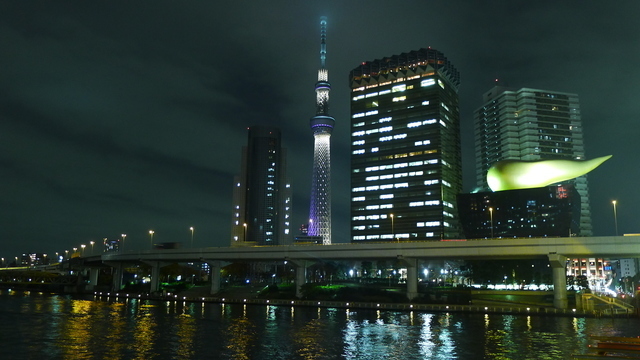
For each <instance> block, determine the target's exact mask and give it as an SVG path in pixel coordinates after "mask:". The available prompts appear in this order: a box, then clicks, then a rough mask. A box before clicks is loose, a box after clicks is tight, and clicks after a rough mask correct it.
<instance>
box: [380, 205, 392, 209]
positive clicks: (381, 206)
mask: <svg viewBox="0 0 640 360" xmlns="http://www.w3.org/2000/svg"><path fill="white" fill-rule="evenodd" d="M380 209H393V204H382V205H380Z"/></svg>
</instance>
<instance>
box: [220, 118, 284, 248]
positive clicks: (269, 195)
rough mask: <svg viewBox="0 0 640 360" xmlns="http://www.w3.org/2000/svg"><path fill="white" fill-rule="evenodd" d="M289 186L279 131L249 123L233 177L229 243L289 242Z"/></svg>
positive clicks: (243, 244)
mask: <svg viewBox="0 0 640 360" xmlns="http://www.w3.org/2000/svg"><path fill="white" fill-rule="evenodd" d="M290 216H291V186H290V184H289V182H288V181H287V178H286V149H284V148H282V147H281V136H280V130H279V129H277V128H273V127H262V126H252V127H250V128H249V140H248V144H247V146H246V147H243V149H242V169H241V174H240V175H239V176H236V177H234V191H233V213H232V227H231V246H245V245H288V244H290V243H291V226H290V221H291V219H290Z"/></svg>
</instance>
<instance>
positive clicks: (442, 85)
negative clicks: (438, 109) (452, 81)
mask: <svg viewBox="0 0 640 360" xmlns="http://www.w3.org/2000/svg"><path fill="white" fill-rule="evenodd" d="M438 85H440V87H441V88H443V89H444V83H443V82H442V81H441V80H440V79H438Z"/></svg>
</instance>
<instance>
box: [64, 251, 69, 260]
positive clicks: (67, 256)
mask: <svg viewBox="0 0 640 360" xmlns="http://www.w3.org/2000/svg"><path fill="white" fill-rule="evenodd" d="M64 258H65V259H66V260H69V250H65V251H64Z"/></svg>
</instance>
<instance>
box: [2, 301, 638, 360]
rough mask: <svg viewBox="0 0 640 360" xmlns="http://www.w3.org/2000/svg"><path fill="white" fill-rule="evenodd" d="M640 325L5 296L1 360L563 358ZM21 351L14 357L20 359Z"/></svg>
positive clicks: (620, 321)
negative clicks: (592, 338)
mask: <svg viewBox="0 0 640 360" xmlns="http://www.w3.org/2000/svg"><path fill="white" fill-rule="evenodd" d="M638 329H640V326H639V324H638V319H585V318H570V317H566V318H553V317H539V316H515V315H499V314H463V313H423V312H419V311H411V312H392V311H382V310H361V309H348V310H346V309H334V308H330V309H327V308H318V307H313V308H311V307H310V308H305V307H295V308H294V307H292V306H273V305H271V306H256V305H246V304H211V303H201V302H198V303H189V302H185V301H181V300H179V301H169V302H151V301H141V300H136V299H133V300H115V299H112V298H109V299H97V300H96V301H88V300H85V299H73V298H70V297H64V296H43V295H41V294H36V293H32V294H30V295H25V294H24V293H16V292H13V293H11V294H9V293H7V292H4V293H2V292H0V345H4V348H9V347H10V348H11V349H12V351H11V352H10V353H9V354H5V353H3V354H2V359H3V360H4V359H12V358H34V359H38V358H42V359H45V358H61V359H113V360H119V359H122V360H124V359H191V358H215V359H223V360H227V359H256V360H266V359H269V360H271V359H295V360H320V359H336V358H342V359H351V360H359V359H367V360H377V359H402V360H413V359H416V360H417V359H474V358H484V359H514V360H517V359H563V358H568V357H570V355H571V354H572V353H579V352H582V350H585V349H586V345H587V341H588V335H590V334H597V335H604V336H637V335H640V330H638ZM14 355H15V356H14Z"/></svg>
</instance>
